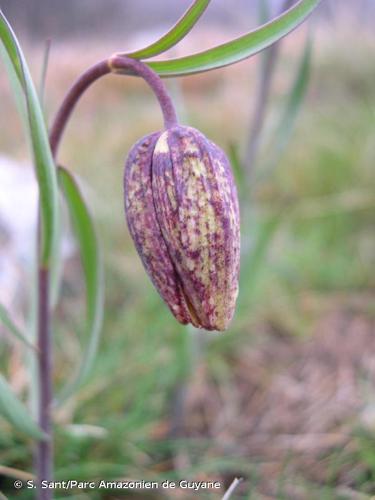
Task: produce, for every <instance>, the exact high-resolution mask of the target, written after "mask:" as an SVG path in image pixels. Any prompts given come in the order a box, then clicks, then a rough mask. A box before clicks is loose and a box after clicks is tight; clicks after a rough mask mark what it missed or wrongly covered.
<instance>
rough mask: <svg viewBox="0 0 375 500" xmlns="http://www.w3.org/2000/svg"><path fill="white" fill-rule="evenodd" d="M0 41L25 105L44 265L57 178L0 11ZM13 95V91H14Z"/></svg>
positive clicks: (33, 96) (30, 88)
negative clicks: (39, 208)
mask: <svg viewBox="0 0 375 500" xmlns="http://www.w3.org/2000/svg"><path fill="white" fill-rule="evenodd" d="M0 40H1V41H2V43H3V45H4V47H5V50H6V51H7V53H8V56H9V59H10V61H11V62H12V65H13V68H14V71H15V73H16V75H17V78H18V80H19V82H20V83H21V86H22V89H23V91H24V94H25V97H26V103H27V115H28V123H29V135H30V139H31V143H32V150H33V156H34V165H35V171H36V176H37V179H38V185H39V192H40V207H41V228H42V233H41V248H40V252H41V253H40V260H41V264H42V265H44V266H48V264H49V260H50V257H51V254H52V250H53V242H54V238H55V226H56V221H57V216H58V189H57V176H56V169H55V166H54V162H53V159H52V154H51V149H50V146H49V141H48V133H47V129H46V124H45V122H44V117H43V112H42V109H41V105H40V102H39V99H38V96H37V93H36V90H35V87H34V84H33V81H32V79H31V76H30V72H29V69H28V66H27V64H26V60H25V58H24V56H23V53H22V50H21V47H20V45H19V43H18V40H17V38H16V36H15V34H14V32H13V30H12V28H11V26H10V25H9V23H8V21H7V19H6V18H5V16H4V14H3V13H2V11H1V10H0ZM15 92H17V89H16V90H15Z"/></svg>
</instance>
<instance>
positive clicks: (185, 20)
mask: <svg viewBox="0 0 375 500" xmlns="http://www.w3.org/2000/svg"><path fill="white" fill-rule="evenodd" d="M210 1H211V0H195V2H193V3H192V4H191V6H190V7H189V8H188V9H187V11H186V12H185V13H184V15H183V16H182V17H181V18H180V19H179V20H178V21H177V23H176V24H175V25H174V26H173V28H171V29H170V30H169V31H168V32H167V33H165V35H163V36H162V37H161V38H159V40H157V41H156V42H153V43H152V44H151V45H148V46H147V47H145V48H144V49H141V50H135V51H134V52H126V53H122V55H126V56H129V57H134V58H135V59H145V58H149V57H154V56H156V55H158V54H161V53H162V52H165V51H166V50H168V49H170V48H171V47H173V46H174V45H176V44H177V43H178V42H179V41H180V40H182V39H183V38H184V37H185V36H186V35H187V34H188V33H189V31H190V30H191V29H192V28H193V27H194V25H195V24H196V22H197V21H198V20H199V18H200V17H201V15H202V14H203V12H204V11H205V10H206V9H207V7H208V4H209V3H210Z"/></svg>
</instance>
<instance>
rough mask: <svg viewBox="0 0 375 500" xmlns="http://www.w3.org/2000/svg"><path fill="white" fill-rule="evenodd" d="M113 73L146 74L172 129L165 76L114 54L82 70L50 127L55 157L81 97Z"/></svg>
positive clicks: (173, 114)
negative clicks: (92, 86) (160, 75)
mask: <svg viewBox="0 0 375 500" xmlns="http://www.w3.org/2000/svg"><path fill="white" fill-rule="evenodd" d="M109 73H114V74H123V75H124V74H125V75H126V74H127V75H137V76H140V77H142V78H143V79H144V80H145V81H146V82H147V83H148V85H149V86H150V87H151V89H152V90H153V92H154V94H155V96H156V97H157V99H158V101H159V104H160V107H161V110H162V113H163V117H164V124H165V128H170V127H173V126H174V125H176V124H177V116H176V111H175V109H174V106H173V103H172V100H171V98H170V96H169V94H168V92H167V90H166V88H165V85H164V83H163V82H162V80H161V78H160V77H159V76H158V75H157V74H156V73H155V72H154V71H153V70H152V69H150V68H149V67H148V66H147V65H146V64H144V63H143V62H141V61H137V60H136V59H132V58H131V57H126V56H120V55H114V56H112V57H110V58H109V59H105V60H103V61H100V62H98V63H96V64H94V65H93V66H91V67H90V68H89V69H88V70H86V71H85V72H84V73H82V75H81V76H80V77H79V78H78V79H77V80H76V81H75V83H74V84H73V85H72V87H71V88H70V89H69V91H68V93H67V94H66V96H65V98H64V100H63V102H62V104H61V106H60V108H59V110H58V112H57V114H56V117H55V119H54V121H53V124H52V127H51V130H50V145H51V150H52V154H53V156H54V158H56V155H57V151H58V147H59V144H60V142H61V138H62V135H63V133H64V130H65V127H66V124H67V122H68V120H69V118H70V116H71V114H72V112H73V110H74V108H75V106H76V104H77V102H78V101H79V99H80V97H81V96H82V95H83V94H84V92H85V91H86V90H87V89H88V87H90V85H91V84H93V83H94V82H95V81H96V80H98V79H99V78H101V77H102V76H104V75H107V74H109Z"/></svg>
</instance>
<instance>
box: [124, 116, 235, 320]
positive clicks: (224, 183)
mask: <svg viewBox="0 0 375 500" xmlns="http://www.w3.org/2000/svg"><path fill="white" fill-rule="evenodd" d="M124 193H125V212H126V218H127V222H128V226H129V230H130V234H131V236H132V238H133V240H134V243H135V246H136V248H137V251H138V253H139V255H140V257H141V259H142V262H143V265H144V267H145V269H146V271H147V273H148V274H149V276H150V278H151V280H152V282H153V284H154V285H155V287H156V289H157V290H158V292H159V294H160V295H161V297H162V298H163V299H164V301H165V302H166V304H167V305H168V306H169V308H170V310H171V312H172V313H173V314H174V316H175V317H176V318H177V320H178V321H179V322H181V323H183V324H188V323H191V324H193V325H194V326H196V327H199V328H204V329H206V330H225V329H227V327H228V324H229V322H230V321H231V319H232V317H233V314H234V309H235V303H236V298H237V295H238V277H239V260H240V228H239V208H238V199H237V192H236V187H235V184H234V180H233V175H232V172H231V168H230V164H229V161H228V159H227V157H226V156H225V154H224V152H223V151H222V150H221V149H220V148H219V147H218V146H216V145H215V144H214V143H212V142H211V141H209V140H208V139H207V138H206V137H205V136H204V135H203V134H201V133H200V132H199V131H198V130H196V129H194V128H191V127H185V126H180V125H176V126H173V127H171V128H168V129H167V130H165V131H163V132H157V133H154V134H151V135H148V136H146V137H144V138H143V139H141V140H140V141H139V142H137V143H136V144H135V146H133V148H132V150H131V152H130V154H129V157H128V160H127V162H126V165H125V177H124Z"/></svg>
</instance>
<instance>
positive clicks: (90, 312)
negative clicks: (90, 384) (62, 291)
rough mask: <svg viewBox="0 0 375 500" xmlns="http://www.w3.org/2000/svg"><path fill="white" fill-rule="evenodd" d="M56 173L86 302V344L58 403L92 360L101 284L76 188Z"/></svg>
mask: <svg viewBox="0 0 375 500" xmlns="http://www.w3.org/2000/svg"><path fill="white" fill-rule="evenodd" d="M58 173H59V182H60V185H61V188H62V191H63V193H64V196H65V200H66V202H67V204H68V208H69V212H70V216H71V219H72V222H73V227H74V230H75V234H76V237H77V240H78V243H79V247H80V254H81V262H82V267H83V274H84V277H85V284H86V302H87V335H86V338H87V344H86V347H85V350H84V352H83V354H82V356H81V359H82V361H81V365H80V366H79V369H78V373H77V375H76V377H75V378H74V380H73V381H72V382H70V383H68V384H67V386H66V387H65V388H64V389H63V390H62V393H61V394H60V397H59V398H58V402H59V403H61V402H63V401H65V400H66V399H67V398H68V397H69V396H71V395H72V394H73V393H74V392H75V391H76V390H77V389H78V388H79V387H80V386H81V385H82V384H83V383H84V382H85V380H86V378H87V375H88V374H89V372H90V370H91V368H92V365H93V362H94V360H95V356H96V352H97V349H98V344H99V337H100V331H101V326H102V320H103V311H104V291H103V289H104V283H103V271H102V265H101V261H100V252H99V246H98V241H97V238H96V234H95V229H94V224H93V221H92V218H91V216H90V214H89V211H88V209H87V207H86V204H85V202H84V200H83V198H82V195H81V192H80V189H79V187H78V185H77V183H76V181H75V180H74V178H73V176H72V175H71V174H70V173H69V172H68V171H67V170H66V169H65V168H63V167H59V169H58Z"/></svg>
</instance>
